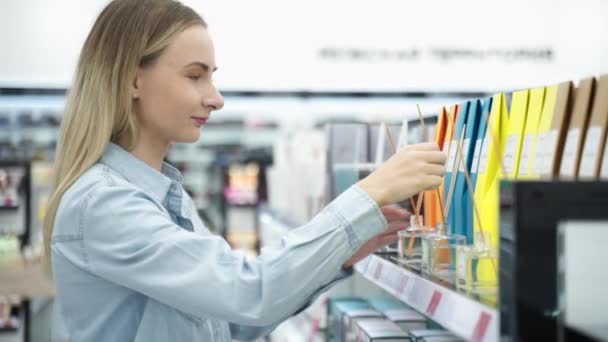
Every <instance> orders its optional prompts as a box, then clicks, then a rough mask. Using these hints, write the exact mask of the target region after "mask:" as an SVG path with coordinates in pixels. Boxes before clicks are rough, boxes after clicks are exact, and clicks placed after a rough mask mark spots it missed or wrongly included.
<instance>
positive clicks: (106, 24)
mask: <svg viewBox="0 0 608 342" xmlns="http://www.w3.org/2000/svg"><path fill="white" fill-rule="evenodd" d="M192 25H202V26H204V27H206V26H207V25H206V23H205V21H204V20H203V19H202V18H201V17H200V16H199V15H198V14H197V13H196V12H195V11H194V10H192V9H191V8H190V7H187V6H185V5H183V4H181V3H180V2H178V1H174V0H114V1H112V2H110V3H109V4H108V5H107V6H106V7H105V8H104V10H103V11H102V12H101V14H100V15H99V17H98V18H97V20H96V21H95V24H94V25H93V28H92V29H91V32H90V33H89V35H88V37H87V39H86V41H85V43H84V46H83V48H82V51H81V53H80V59H79V61H78V66H77V69H76V74H75V79H74V84H73V86H72V88H71V90H70V91H69V94H68V98H67V103H66V108H65V113H64V116H63V119H62V125H61V132H60V134H59V144H58V147H57V153H56V160H55V170H54V177H55V178H54V183H53V190H52V194H51V197H50V200H49V203H48V206H47V213H46V216H45V218H44V246H45V265H46V266H47V268H48V269H47V270H48V271H49V272H50V270H51V268H50V254H51V253H50V250H51V248H50V241H51V236H52V234H53V226H54V222H55V216H56V214H57V209H58V207H59V203H60V201H61V198H62V196H63V194H64V193H65V192H66V191H67V190H68V189H69V188H70V186H72V184H74V182H76V180H77V179H78V178H79V177H80V176H81V175H82V174H83V173H84V172H85V171H86V170H88V169H89V168H90V167H91V166H93V165H94V164H95V163H97V162H98V161H99V159H100V158H101V156H102V155H103V153H104V151H105V150H106V148H107V146H108V144H109V143H110V142H114V143H119V142H120V143H121V145H122V146H123V147H124V148H125V149H127V150H132V149H133V148H134V147H135V144H136V142H137V125H136V119H135V115H134V113H133V100H132V96H131V86H132V84H133V82H134V81H135V76H136V72H137V69H138V68H139V67H147V66H151V65H153V64H154V62H155V61H156V59H157V58H158V57H159V56H160V54H161V53H162V52H163V50H164V49H165V48H166V47H167V45H169V43H170V42H171V39H172V38H173V37H174V36H175V35H176V34H178V33H180V32H182V31H183V30H184V29H186V28H188V27H190V26H192Z"/></svg>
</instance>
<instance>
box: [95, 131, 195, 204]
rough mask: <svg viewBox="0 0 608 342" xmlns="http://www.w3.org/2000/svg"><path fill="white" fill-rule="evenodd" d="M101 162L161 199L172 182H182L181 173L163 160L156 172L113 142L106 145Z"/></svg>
mask: <svg viewBox="0 0 608 342" xmlns="http://www.w3.org/2000/svg"><path fill="white" fill-rule="evenodd" d="M101 162H102V163H103V164H105V165H107V166H109V167H110V168H111V169H113V170H115V171H116V172H118V173H119V174H121V175H122V176H123V177H125V178H126V179H127V180H128V181H129V182H131V183H133V184H135V185H136V186H138V187H140V188H141V189H142V190H144V191H146V192H149V193H151V194H153V195H155V196H156V197H157V198H158V199H160V200H161V201H162V200H164V199H165V196H166V195H167V192H168V191H169V188H170V187H171V184H172V183H173V182H177V183H179V184H180V185H181V184H182V182H183V178H182V175H181V173H180V172H179V171H178V170H177V169H176V168H174V167H173V166H171V165H169V164H167V163H165V162H163V165H162V167H161V172H158V171H157V170H156V169H154V168H152V167H151V166H149V165H148V164H146V163H145V162H143V161H142V160H140V159H138V158H137V157H135V156H134V155H133V154H131V153H130V152H128V151H127V150H125V149H123V148H122V147H120V146H119V145H116V144H114V143H110V144H109V145H108V147H107V148H106V151H105V152H104V154H103V156H102V157H101Z"/></svg>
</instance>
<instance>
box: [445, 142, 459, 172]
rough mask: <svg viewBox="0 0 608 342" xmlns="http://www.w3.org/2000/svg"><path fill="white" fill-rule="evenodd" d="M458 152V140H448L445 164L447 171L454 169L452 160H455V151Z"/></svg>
mask: <svg viewBox="0 0 608 342" xmlns="http://www.w3.org/2000/svg"><path fill="white" fill-rule="evenodd" d="M457 152H458V140H452V141H451V142H450V154H449V155H448V160H447V164H446V165H445V168H446V170H448V172H452V170H453V169H454V162H456V153H457Z"/></svg>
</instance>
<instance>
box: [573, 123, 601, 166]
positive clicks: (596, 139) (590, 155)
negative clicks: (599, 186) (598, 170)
mask: <svg viewBox="0 0 608 342" xmlns="http://www.w3.org/2000/svg"><path fill="white" fill-rule="evenodd" d="M601 139H602V127H597V126H594V127H589V129H588V130H587V137H586V138H585V147H584V148H583V157H582V159H581V166H580V169H579V172H578V175H579V177H584V178H594V177H595V166H596V165H595V161H596V160H597V154H598V153H599V150H600V140H601Z"/></svg>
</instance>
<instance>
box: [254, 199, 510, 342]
mask: <svg viewBox="0 0 608 342" xmlns="http://www.w3.org/2000/svg"><path fill="white" fill-rule="evenodd" d="M258 221H259V224H260V226H263V228H264V229H263V230H262V235H261V238H262V242H264V241H271V240H274V239H276V238H277V237H280V236H282V235H284V234H285V233H287V232H288V231H289V230H291V229H293V228H295V227H297V226H298V225H297V224H296V223H295V222H293V220H291V219H290V217H289V216H287V215H283V214H281V213H279V212H277V211H276V210H273V209H271V208H268V207H267V206H261V207H260V209H259V212H258ZM355 271H356V272H357V273H359V274H360V275H362V276H363V277H364V278H365V279H366V280H368V281H369V282H371V283H372V284H374V285H375V286H377V287H379V288H381V289H383V290H384V291H386V292H387V293H389V294H390V295H392V296H394V297H395V298H397V299H399V300H401V301H402V302H404V303H405V304H407V305H409V306H410V307H412V308H413V309H415V310H416V311H418V312H420V313H421V314H423V315H425V316H427V317H428V318H430V319H432V320H433V321H435V322H437V323H439V324H440V325H441V326H443V327H444V328H445V329H447V330H449V331H451V332H452V333H454V334H455V335H458V336H460V337H462V338H465V339H467V340H471V341H476V342H493V341H498V331H499V312H498V310H497V309H496V308H495V305H496V303H495V302H494V303H490V304H493V305H488V304H483V303H482V302H481V301H480V299H479V297H476V296H474V295H470V294H466V293H463V292H462V291H460V290H456V289H454V288H451V287H450V286H449V285H448V284H447V283H445V282H442V281H440V280H437V279H427V278H425V277H423V276H422V275H420V274H419V273H417V272H416V271H415V270H409V269H406V268H404V267H403V266H401V265H399V264H398V263H397V262H395V261H393V259H391V257H390V256H388V255H387V254H381V255H380V254H379V255H376V254H372V255H370V256H368V257H367V258H366V259H364V260H362V261H360V262H359V263H357V264H356V265H355Z"/></svg>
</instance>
